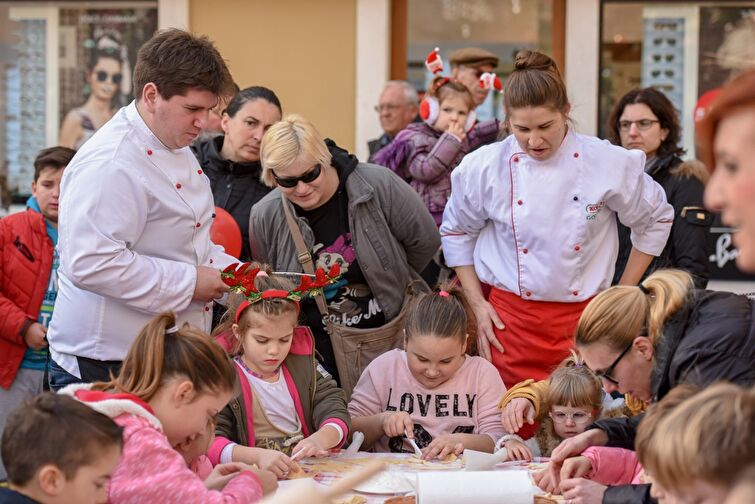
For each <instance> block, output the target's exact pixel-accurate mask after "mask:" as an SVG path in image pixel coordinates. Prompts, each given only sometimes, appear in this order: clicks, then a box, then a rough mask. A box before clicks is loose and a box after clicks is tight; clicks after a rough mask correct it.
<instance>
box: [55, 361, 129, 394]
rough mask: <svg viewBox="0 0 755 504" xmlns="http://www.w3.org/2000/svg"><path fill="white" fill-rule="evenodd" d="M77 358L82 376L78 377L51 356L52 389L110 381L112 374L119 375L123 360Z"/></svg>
mask: <svg viewBox="0 0 755 504" xmlns="http://www.w3.org/2000/svg"><path fill="white" fill-rule="evenodd" d="M76 360H77V361H78V362H79V372H80V373H81V378H76V377H75V376H74V375H72V374H71V373H69V372H68V371H66V370H65V369H63V368H62V367H60V365H59V364H58V363H57V362H55V361H54V360H53V359H52V358H50V364H49V366H48V367H47V379H48V380H49V382H50V390H53V391H55V392H57V391H58V390H60V389H62V388H63V387H66V386H68V385H70V384H72V383H93V382H99V381H110V374H111V373H112V374H113V376H117V375H118V372H119V371H120V368H121V361H97V360H94V359H87V358H85V357H76Z"/></svg>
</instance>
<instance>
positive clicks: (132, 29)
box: [0, 2, 157, 208]
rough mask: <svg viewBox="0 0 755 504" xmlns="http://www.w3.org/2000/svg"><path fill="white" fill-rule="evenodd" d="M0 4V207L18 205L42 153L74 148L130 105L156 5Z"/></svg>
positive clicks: (29, 183)
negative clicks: (140, 52)
mask: <svg viewBox="0 0 755 504" xmlns="http://www.w3.org/2000/svg"><path fill="white" fill-rule="evenodd" d="M101 5H102V7H99V6H98V2H86V3H84V2H82V3H76V2H0V96H1V98H0V189H1V190H2V192H1V193H0V195H2V197H0V202H1V203H2V206H4V207H6V208H7V205H8V204H9V203H10V201H9V199H10V198H9V195H13V196H14V199H15V200H16V201H18V202H22V201H23V200H24V199H25V196H26V195H28V194H29V192H30V186H31V182H32V178H33V173H34V167H33V161H34V158H35V157H36V154H37V153H38V152H39V151H40V150H41V149H43V148H45V147H50V146H53V145H60V144H65V145H67V146H70V147H72V148H78V147H79V146H80V145H81V144H83V143H84V142H85V141H86V140H87V139H88V138H89V137H90V136H91V135H92V134H93V133H94V131H95V130H96V129H97V128H99V127H100V126H101V125H102V124H104V123H105V122H106V121H107V120H108V119H109V118H110V117H111V116H112V115H113V114H114V113H115V111H117V110H118V109H119V108H120V107H122V106H123V105H126V104H128V103H129V102H130V101H131V100H133V96H134V95H133V91H134V90H133V88H132V85H131V72H132V70H133V64H134V61H135V60H136V52H137V51H138V49H139V47H140V46H141V45H142V44H143V43H144V42H145V41H146V40H148V39H149V38H150V37H151V36H152V34H153V33H154V32H155V30H156V29H157V2H105V3H102V4H101Z"/></svg>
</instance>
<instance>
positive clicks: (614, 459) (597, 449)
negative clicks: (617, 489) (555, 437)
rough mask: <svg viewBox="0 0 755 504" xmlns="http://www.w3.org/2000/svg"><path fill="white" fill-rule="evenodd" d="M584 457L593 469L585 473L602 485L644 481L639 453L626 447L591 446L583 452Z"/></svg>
mask: <svg viewBox="0 0 755 504" xmlns="http://www.w3.org/2000/svg"><path fill="white" fill-rule="evenodd" d="M582 456H583V457H587V459H588V460H589V461H590V463H591V464H592V471H590V472H589V473H587V474H586V475H585V478H586V479H589V480H593V481H595V482H597V483H600V484H601V485H637V484H639V483H644V481H642V480H641V479H640V476H641V475H642V466H641V465H640V461H639V460H637V453H636V452H634V451H632V450H625V449H624V448H607V447H604V446H591V447H590V448H588V449H586V450H585V451H583V452H582Z"/></svg>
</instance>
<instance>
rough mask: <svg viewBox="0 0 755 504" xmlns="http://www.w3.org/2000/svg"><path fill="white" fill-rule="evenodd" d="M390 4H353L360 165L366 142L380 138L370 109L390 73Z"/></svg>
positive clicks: (372, 0) (366, 0)
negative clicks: (354, 6)
mask: <svg viewBox="0 0 755 504" xmlns="http://www.w3.org/2000/svg"><path fill="white" fill-rule="evenodd" d="M390 4H391V2H390V0H357V19H356V23H357V30H356V107H355V115H356V117H355V120H354V124H355V128H354V129H355V132H354V146H355V154H356V155H357V157H358V158H359V159H360V160H362V161H366V160H367V157H368V151H367V140H371V139H373V138H375V137H379V136H380V135H382V134H383V132H382V130H381V129H380V121H379V120H378V115H377V113H376V112H375V110H374V109H373V107H374V106H375V105H376V104H377V102H378V98H379V96H380V91H382V89H383V84H385V82H386V81H387V80H388V79H389V73H390V50H391V47H390V43H391V5H390Z"/></svg>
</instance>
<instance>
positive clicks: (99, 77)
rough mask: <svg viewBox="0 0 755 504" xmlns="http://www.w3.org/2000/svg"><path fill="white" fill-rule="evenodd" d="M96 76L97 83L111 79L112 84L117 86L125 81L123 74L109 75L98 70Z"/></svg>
mask: <svg viewBox="0 0 755 504" xmlns="http://www.w3.org/2000/svg"><path fill="white" fill-rule="evenodd" d="M95 75H96V76H97V81H99V82H105V81H106V80H107V78H108V77H110V82H112V83H113V84H115V85H116V86H117V85H118V84H120V83H121V81H122V80H123V74H119V73H115V74H109V73H107V72H106V71H105V70H97V73H96V74H95Z"/></svg>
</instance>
